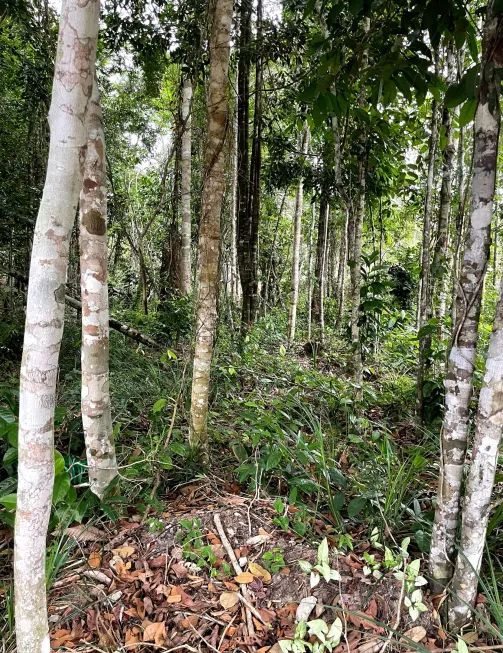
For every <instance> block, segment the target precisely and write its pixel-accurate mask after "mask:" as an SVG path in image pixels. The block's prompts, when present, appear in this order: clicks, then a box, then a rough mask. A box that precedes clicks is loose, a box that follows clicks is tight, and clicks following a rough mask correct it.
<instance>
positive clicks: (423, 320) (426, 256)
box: [416, 54, 438, 428]
mask: <svg viewBox="0 0 503 653" xmlns="http://www.w3.org/2000/svg"><path fill="white" fill-rule="evenodd" d="M435 56H436V58H437V59H436V65H435V68H438V54H436V55H435ZM437 140H438V108H437V101H436V100H435V99H433V100H432V103H431V128H430V143H429V154H428V176H427V178H426V192H425V197H424V214H423V241H422V245H421V274H420V284H421V285H420V295H419V302H418V304H419V306H418V336H419V359H418V366H417V411H416V412H417V425H418V428H422V426H423V421H424V395H423V384H424V374H425V367H426V353H427V350H428V349H429V344H430V338H429V337H428V335H427V334H425V333H423V331H422V330H423V329H424V327H425V326H426V325H427V324H428V320H429V319H430V317H431V302H430V240H431V208H432V197H433V178H434V174H435V155H436V151H437Z"/></svg>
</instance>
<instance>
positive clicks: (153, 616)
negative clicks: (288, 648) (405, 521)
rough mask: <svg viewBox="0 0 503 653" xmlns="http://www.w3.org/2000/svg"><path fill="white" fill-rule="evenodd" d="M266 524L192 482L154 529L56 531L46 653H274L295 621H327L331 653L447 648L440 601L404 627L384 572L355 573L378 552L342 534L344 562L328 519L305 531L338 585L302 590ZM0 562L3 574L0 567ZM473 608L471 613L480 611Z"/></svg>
mask: <svg viewBox="0 0 503 653" xmlns="http://www.w3.org/2000/svg"><path fill="white" fill-rule="evenodd" d="M289 510H292V507H290V508H289ZM276 512H277V511H276V508H275V507H274V505H273V503H272V501H271V500H269V499H263V498H261V497H260V495H259V494H256V495H255V496H252V497H243V496H238V495H233V494H231V493H228V492H225V491H222V490H219V489H217V488H216V487H215V486H214V484H213V483H212V482H211V481H209V480H208V479H201V480H199V481H197V482H194V483H190V484H187V485H184V486H182V487H180V488H178V489H177V491H176V493H173V496H168V497H166V499H165V504H164V511H163V512H162V513H161V514H158V515H157V516H156V518H155V519H154V520H152V519H149V520H145V519H144V515H141V514H138V513H135V512H134V510H130V514H129V516H128V517H126V518H123V519H121V520H120V522H118V523H114V524H107V523H105V522H103V521H100V522H95V523H94V525H90V524H89V523H88V524H86V525H77V526H72V527H70V528H68V529H66V532H65V533H64V535H65V536H67V538H68V539H67V542H72V546H67V547H66V553H65V556H64V560H61V561H59V564H60V571H59V573H58V575H57V577H56V579H55V581H54V582H53V584H52V588H51V590H50V594H49V601H48V603H49V622H50V626H51V646H52V648H53V649H56V648H57V649H59V650H74V651H109V650H130V651H136V650H142V649H143V650H149V649H150V650H152V649H155V650H159V651H165V653H167V652H168V651H201V652H204V653H206V652H207V651H217V652H223V651H236V652H239V651H244V652H249V653H251V652H254V653H280V651H281V648H280V646H279V644H278V642H279V641H280V640H285V639H293V638H294V634H295V629H296V624H297V622H298V621H299V619H300V618H304V619H322V620H324V621H325V622H326V623H328V624H329V625H330V624H331V623H332V622H333V621H334V620H335V619H336V617H339V618H341V621H342V625H343V635H342V638H341V642H340V644H339V645H338V646H337V647H335V648H334V649H333V650H334V651H335V652H336V653H342V652H343V651H348V653H352V652H355V653H377V652H378V651H384V650H385V648H387V647H388V646H389V645H390V644H391V646H390V649H389V650H397V649H398V648H399V649H401V650H414V649H415V650H423V651H424V650H428V651H431V652H433V653H440V652H441V651H447V650H453V649H454V648H455V647H456V643H455V642H454V640H452V639H450V638H449V637H448V636H447V635H446V633H445V632H444V631H443V630H442V628H441V626H440V619H439V613H438V609H439V603H440V602H441V601H442V597H440V596H437V597H430V598H427V597H425V598H424V599H423V601H424V603H425V604H426V607H427V608H428V609H427V611H425V612H423V613H422V614H421V615H420V616H419V618H417V619H416V620H414V621H413V620H412V619H411V618H410V616H409V614H408V612H407V609H406V608H404V607H403V603H402V602H403V582H402V581H400V580H397V579H396V578H395V577H394V575H393V573H391V571H389V572H388V573H384V575H383V576H382V578H380V579H376V578H374V577H373V576H372V575H368V574H366V573H365V571H364V570H365V569H366V565H367V561H366V560H365V559H364V557H363V556H364V554H365V553H367V555H369V554H372V555H374V556H375V560H376V561H379V560H382V558H383V553H382V551H381V550H379V548H373V546H372V544H371V543H370V542H368V541H365V539H363V540H360V539H359V534H360V533H361V534H363V533H362V530H363V529H362V528H358V529H356V530H355V532H354V533H353V534H352V535H353V538H354V541H355V543H356V542H358V543H357V544H356V546H355V547H354V550H353V551H341V550H339V551H337V549H335V546H336V545H337V538H336V537H335V529H334V525H333V523H331V520H330V518H329V516H328V515H327V518H326V519H324V516H323V515H320V516H319V518H318V519H316V522H315V524H314V530H315V531H316V535H317V536H318V537H319V538H320V539H323V538H327V540H328V543H329V545H330V547H331V549H332V551H335V553H334V552H332V553H331V554H330V567H331V568H333V569H336V570H337V571H338V572H339V574H340V579H338V580H335V581H334V580H332V581H330V582H326V581H325V580H323V579H321V580H320V582H319V584H318V585H317V586H316V587H314V588H313V589H311V587H310V577H309V574H308V573H305V571H302V569H301V567H300V566H299V561H302V560H305V561H308V562H310V563H311V564H312V565H315V564H316V558H317V551H316V548H314V547H313V546H312V545H310V544H309V543H308V542H307V541H306V540H305V539H304V538H301V537H299V536H298V535H296V534H295V533H293V532H292V531H289V530H287V531H286V532H285V531H283V530H281V529H278V527H277V526H276V525H275V523H274V519H275V515H276ZM215 517H217V521H218V517H219V518H220V524H221V529H223V533H224V538H222V531H219V530H218V526H217V524H216V523H215ZM149 522H150V523H149ZM153 526H155V528H153ZM3 535H4V538H5V540H4V542H7V540H8V539H10V536H9V535H8V533H7V532H4V533H3ZM53 535H63V534H58V533H56V534H53ZM225 538H227V540H228V543H229V544H230V546H231V547H232V550H233V552H234V555H235V556H236V559H237V561H238V564H239V566H240V574H237V570H235V569H234V568H233V565H232V561H231V559H230V555H229V549H228V544H227V543H226V542H225V541H223V540H224V539H225ZM56 539H57V538H56ZM9 551H10V547H9ZM2 558H3V560H4V563H8V562H9V561H8V559H7V558H10V556H2ZM367 560H368V558H367ZM2 576H3V574H2ZM243 588H244V592H243ZM479 600H480V602H481V604H480V605H479V606H478V608H481V607H483V603H484V601H485V599H484V598H483V597H482V596H480V597H479ZM463 637H464V639H465V641H466V642H467V643H469V644H471V645H475V646H484V645H486V644H487V641H488V640H487V637H485V636H484V634H483V633H478V632H477V631H475V630H473V631H472V632H468V633H465V634H464V635H463ZM315 640H316V638H314V637H313V638H311V641H312V642H314V641H315ZM486 648H492V647H486ZM328 650H331V649H328Z"/></svg>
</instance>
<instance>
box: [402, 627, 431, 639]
mask: <svg viewBox="0 0 503 653" xmlns="http://www.w3.org/2000/svg"><path fill="white" fill-rule="evenodd" d="M403 635H404V637H408V638H409V639H411V640H412V641H413V642H420V641H421V640H422V639H424V638H425V637H426V629H425V628H423V627H422V626H414V628H410V629H409V630H407V631H406V632H405V633H404V634H403Z"/></svg>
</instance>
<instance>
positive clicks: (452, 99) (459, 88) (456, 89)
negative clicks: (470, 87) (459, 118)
mask: <svg viewBox="0 0 503 653" xmlns="http://www.w3.org/2000/svg"><path fill="white" fill-rule="evenodd" d="M466 99H467V94H466V88H465V85H464V84H463V82H461V83H460V84H451V85H450V86H449V88H448V89H447V91H446V92H445V97H444V104H445V106H446V107H447V108H449V109H451V108H453V107H457V106H458V105H459V104H461V103H462V102H464V101H465V100H466Z"/></svg>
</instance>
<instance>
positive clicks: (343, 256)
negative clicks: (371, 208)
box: [335, 206, 349, 327]
mask: <svg viewBox="0 0 503 653" xmlns="http://www.w3.org/2000/svg"><path fill="white" fill-rule="evenodd" d="M344 213H345V216H344V223H343V225H342V227H341V244H340V249H339V265H338V269H337V280H336V290H335V296H336V299H337V319H336V323H335V325H336V327H340V326H341V323H342V315H343V312H344V281H345V279H344V277H345V275H346V262H347V256H348V246H347V242H348V224H349V210H348V207H347V206H346V207H345V212H344Z"/></svg>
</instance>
